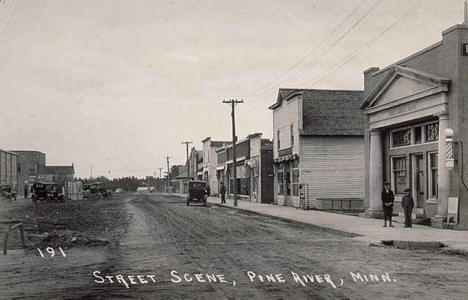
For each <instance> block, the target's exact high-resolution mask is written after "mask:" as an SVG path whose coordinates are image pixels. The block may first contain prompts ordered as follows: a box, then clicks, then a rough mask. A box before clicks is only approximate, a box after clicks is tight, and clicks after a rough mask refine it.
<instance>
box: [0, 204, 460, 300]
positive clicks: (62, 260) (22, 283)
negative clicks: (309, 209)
mask: <svg viewBox="0 0 468 300" xmlns="http://www.w3.org/2000/svg"><path fill="white" fill-rule="evenodd" d="M112 201H113V202H114V203H112V207H113V209H116V210H122V211H124V212H125V214H127V215H128V216H129V217H130V218H129V220H130V221H129V223H128V225H127V224H122V225H121V226H122V227H125V230H123V229H122V228H119V230H120V231H119V232H122V234H119V235H117V236H118V241H113V243H112V245H109V246H107V247H74V248H71V249H69V250H67V251H66V255H67V256H66V257H63V256H62V257H61V256H59V255H56V256H55V257H52V258H51V257H49V258H41V257H40V256H38V254H37V251H36V252H35V251H19V250H16V251H13V252H12V254H11V255H10V254H9V255H8V256H7V257H2V258H1V260H0V263H1V266H2V269H1V270H0V285H1V286H0V296H1V297H2V298H6V299H10V298H20V299H22V298H67V299H74V298H89V299H101V298H102V299H107V298H110V299H115V298H135V299H167V298H168V299H174V298H197V299H226V298H236V299H237V298H241V299H250V298H255V299H281V298H282V299H284V298H290V299H348V298H349V299H376V298H381V299H390V298H392V299H393V298H410V299H463V298H464V297H466V295H468V287H467V286H466V282H467V280H468V271H467V270H468V258H467V257H463V256H457V255H446V254H443V253H440V252H437V251H409V250H399V249H393V248H380V247H369V246H367V245H364V244H362V243H360V242H358V241H355V240H353V239H352V237H350V236H348V235H345V234H340V233H337V232H331V231H327V230H324V229H322V228H314V227H311V226H306V225H301V224H295V223H288V222H284V221H281V220H277V219H271V218H266V217H263V216H258V215H255V214H246V213H243V212H239V211H237V210H233V209H228V208H221V207H217V206H210V207H196V206H190V207H187V206H186V205H185V202H184V201H183V200H182V199H178V198H174V197H164V196H158V195H126V196H120V197H116V198H114V199H113V200H112ZM109 203H111V202H109ZM114 226H119V225H118V224H117V225H114ZM350 272H352V274H351V273H350ZM369 274H372V275H376V276H372V275H369ZM307 275H308V276H307ZM327 275H328V276H327ZM359 275H360V277H359ZM365 275H366V276H365ZM106 276H107V277H106ZM366 279H367V281H366ZM377 279H378V281H377ZM388 280H390V281H388ZM188 281H190V282H188Z"/></svg>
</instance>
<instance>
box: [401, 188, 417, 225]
mask: <svg viewBox="0 0 468 300" xmlns="http://www.w3.org/2000/svg"><path fill="white" fill-rule="evenodd" d="M401 206H402V207H403V211H404V212H405V227H413V224H412V222H413V220H412V214H413V208H414V200H413V197H412V196H411V190H410V189H406V190H405V195H404V196H403V199H401Z"/></svg>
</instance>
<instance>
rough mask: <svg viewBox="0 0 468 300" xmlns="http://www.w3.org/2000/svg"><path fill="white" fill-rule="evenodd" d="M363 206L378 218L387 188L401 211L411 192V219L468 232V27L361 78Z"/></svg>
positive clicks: (455, 29) (451, 30) (460, 27)
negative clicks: (450, 223) (448, 223)
mask: <svg viewBox="0 0 468 300" xmlns="http://www.w3.org/2000/svg"><path fill="white" fill-rule="evenodd" d="M364 91H365V101H364V102H363V104H362V106H361V108H362V109H363V111H364V113H365V115H366V122H365V127H366V132H365V138H366V147H365V150H366V181H365V182H366V207H367V210H368V212H369V214H371V215H376V216H378V215H381V211H382V204H381V201H380V192H381V190H382V183H383V182H384V181H387V182H389V183H390V184H391V187H392V189H393V190H394V192H395V194H396V201H397V205H395V208H396V209H397V210H399V209H401V207H400V205H399V203H398V202H399V201H401V198H402V196H403V192H404V190H405V189H406V188H409V189H411V191H412V195H413V198H414V200H415V208H414V211H413V212H414V213H415V214H417V215H419V216H422V217H426V218H432V224H433V225H434V226H437V227H445V226H446V221H447V216H448V214H449V213H453V214H454V215H455V220H452V221H455V222H458V227H459V228H465V229H467V228H468V185H467V182H468V180H467V178H468V167H466V165H467V164H468V150H467V147H466V144H465V143H468V119H467V117H468V26H467V25H456V26H453V27H451V28H449V29H447V30H445V31H444V32H443V33H442V40H441V41H440V42H438V43H436V44H434V45H431V46H429V47H427V48H425V49H423V50H421V51H419V52H417V53H414V54H413V55H411V56H409V57H406V58H404V59H402V60H400V61H398V62H396V63H394V64H392V65H390V66H388V67H385V68H383V69H379V68H375V67H374V68H370V69H368V70H366V71H364Z"/></svg>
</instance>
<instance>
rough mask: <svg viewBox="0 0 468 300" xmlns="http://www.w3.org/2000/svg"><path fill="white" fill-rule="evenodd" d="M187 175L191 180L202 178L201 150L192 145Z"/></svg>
mask: <svg viewBox="0 0 468 300" xmlns="http://www.w3.org/2000/svg"><path fill="white" fill-rule="evenodd" d="M189 177H190V179H191V180H202V179H203V151H202V150H197V149H195V147H192V149H191V151H190V154H189Z"/></svg>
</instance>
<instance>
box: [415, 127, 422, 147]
mask: <svg viewBox="0 0 468 300" xmlns="http://www.w3.org/2000/svg"><path fill="white" fill-rule="evenodd" d="M421 138H422V134H421V126H418V127H414V143H415V144H421V142H422V140H421Z"/></svg>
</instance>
